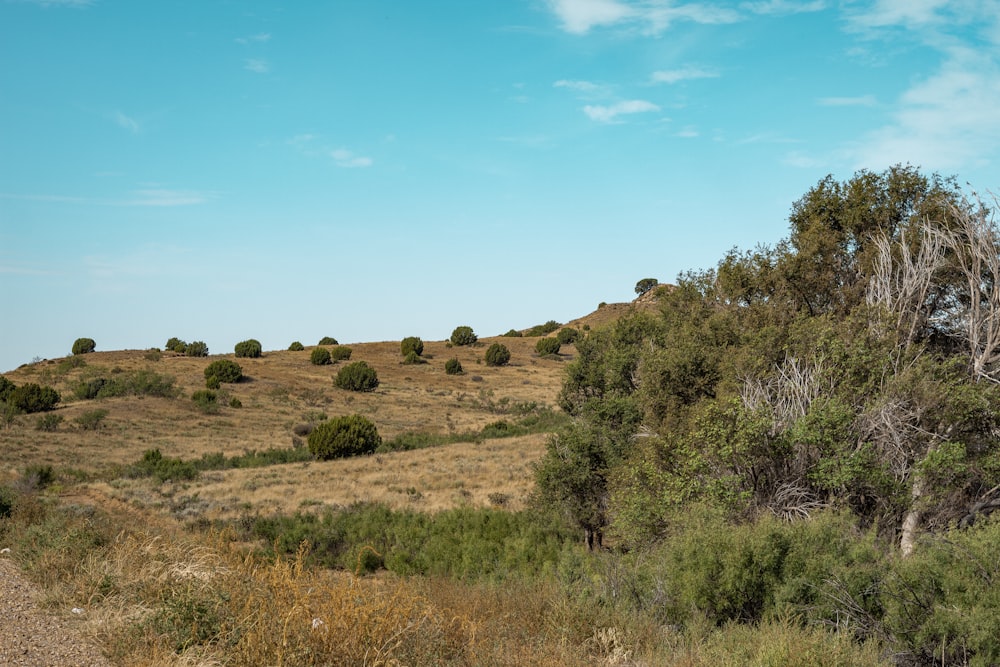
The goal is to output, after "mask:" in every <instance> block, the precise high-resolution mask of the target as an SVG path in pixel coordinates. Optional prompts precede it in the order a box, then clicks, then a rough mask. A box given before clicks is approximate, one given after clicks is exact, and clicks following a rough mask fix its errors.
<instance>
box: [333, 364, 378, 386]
mask: <svg viewBox="0 0 1000 667" xmlns="http://www.w3.org/2000/svg"><path fill="white" fill-rule="evenodd" d="M334 384H335V385H336V386H337V387H339V388H341V389H347V390H348V391H365V392H367V391H375V390H376V389H378V385H379V382H378V374H377V373H376V372H375V369H374V368H372V367H371V366H369V365H368V364H367V363H365V362H364V361H356V362H354V363H352V364H348V365H346V366H344V367H343V368H341V369H340V372H339V373H337V377H336V378H335V379H334Z"/></svg>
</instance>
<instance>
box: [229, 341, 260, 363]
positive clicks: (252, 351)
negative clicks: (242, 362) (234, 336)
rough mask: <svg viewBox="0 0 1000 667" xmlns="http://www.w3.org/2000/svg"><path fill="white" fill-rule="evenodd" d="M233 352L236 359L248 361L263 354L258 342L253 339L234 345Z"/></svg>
mask: <svg viewBox="0 0 1000 667" xmlns="http://www.w3.org/2000/svg"><path fill="white" fill-rule="evenodd" d="M235 351H236V356H237V357H246V358H248V359H256V358H258V357H259V356H260V355H261V353H262V352H263V350H262V348H261V346H260V341H259V340H256V339H253V338H251V339H249V340H244V341H241V342H239V343H236V349H235Z"/></svg>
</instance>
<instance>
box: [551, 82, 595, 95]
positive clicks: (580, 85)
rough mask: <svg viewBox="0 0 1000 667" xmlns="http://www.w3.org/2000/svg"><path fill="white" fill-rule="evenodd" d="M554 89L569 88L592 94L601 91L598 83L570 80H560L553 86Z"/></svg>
mask: <svg viewBox="0 0 1000 667" xmlns="http://www.w3.org/2000/svg"><path fill="white" fill-rule="evenodd" d="M552 87H553V88H568V89H570V90H575V91H578V92H581V93H592V92H595V91H597V90H599V89H600V86H598V85H597V84H596V83H591V82H590V81H570V80H568V79H560V80H559V81H556V82H555V83H553V84H552Z"/></svg>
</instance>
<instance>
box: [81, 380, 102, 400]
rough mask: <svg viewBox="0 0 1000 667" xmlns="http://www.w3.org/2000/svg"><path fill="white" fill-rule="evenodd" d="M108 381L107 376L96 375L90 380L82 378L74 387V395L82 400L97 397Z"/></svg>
mask: <svg viewBox="0 0 1000 667" xmlns="http://www.w3.org/2000/svg"><path fill="white" fill-rule="evenodd" d="M107 383H108V379H107V378H102V377H96V378H91V379H90V380H80V382H78V383H77V384H76V385H75V386H74V387H73V395H74V396H76V397H77V398H78V399H80V400H81V401H89V400H92V399H95V398H97V397H98V396H99V395H100V393H101V390H102V389H104V385H106V384H107Z"/></svg>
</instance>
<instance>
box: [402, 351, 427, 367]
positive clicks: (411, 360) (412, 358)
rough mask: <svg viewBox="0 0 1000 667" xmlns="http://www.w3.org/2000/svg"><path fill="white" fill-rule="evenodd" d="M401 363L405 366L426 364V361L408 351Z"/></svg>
mask: <svg viewBox="0 0 1000 667" xmlns="http://www.w3.org/2000/svg"><path fill="white" fill-rule="evenodd" d="M402 363H404V364H407V365H413V364H426V363H427V360H426V359H424V358H423V357H421V356H420V355H419V354H417V353H416V352H414V351H413V350H410V351H409V352H407V353H406V357H404V358H403V362H402Z"/></svg>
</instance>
